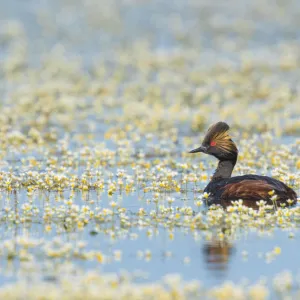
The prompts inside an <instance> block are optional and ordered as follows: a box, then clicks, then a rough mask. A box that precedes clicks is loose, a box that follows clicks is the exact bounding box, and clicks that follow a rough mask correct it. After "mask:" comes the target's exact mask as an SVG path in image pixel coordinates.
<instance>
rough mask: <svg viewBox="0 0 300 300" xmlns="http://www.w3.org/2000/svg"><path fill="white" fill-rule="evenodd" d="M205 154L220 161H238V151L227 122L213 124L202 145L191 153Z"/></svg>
mask: <svg viewBox="0 0 300 300" xmlns="http://www.w3.org/2000/svg"><path fill="white" fill-rule="evenodd" d="M196 152H203V153H206V154H210V155H213V156H214V157H216V158H218V159H219V160H235V161H236V159H237V155H238V150H237V147H236V145H235V143H234V142H233V141H232V139H231V137H230V136H229V126H228V125H227V124H226V123H225V122H218V123H215V124H213V125H212V126H210V127H209V129H208V130H207V133H206V135H205V137H204V139H203V142H202V145H201V146H200V147H199V148H196V149H194V150H192V151H190V152H189V153H196Z"/></svg>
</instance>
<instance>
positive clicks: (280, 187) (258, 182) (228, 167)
mask: <svg viewBox="0 0 300 300" xmlns="http://www.w3.org/2000/svg"><path fill="white" fill-rule="evenodd" d="M196 152H203V153H206V154H209V155H212V156H214V157H216V158H217V159H218V160H219V164H218V167H217V169H216V171H215V173H214V175H213V177H212V179H211V181H210V183H209V184H208V185H207V186H206V188H205V189H204V192H206V193H209V198H208V204H209V205H211V204H220V205H222V206H223V207H227V206H229V205H232V203H231V201H234V200H239V199H242V200H243V204H244V205H246V206H249V207H253V208H257V207H258V206H257V201H259V200H264V201H266V202H267V204H271V205H273V204H274V203H273V202H274V201H273V200H271V197H272V193H273V192H272V191H274V195H276V196H275V197H277V198H276V200H275V201H276V203H277V205H278V206H280V204H282V203H284V204H285V205H287V206H288V205H293V204H295V203H296V202H297V195H296V193H295V191H294V190H293V189H291V188H290V187H288V186H287V185H286V184H284V183H283V182H281V181H279V180H277V179H274V178H271V177H268V176H260V175H251V174H248V175H243V176H235V177H231V174H232V171H233V168H234V166H235V164H236V162H237V157H238V150H237V147H236V145H235V143H234V142H233V140H232V139H231V137H230V136H229V126H228V125H227V124H226V123H224V122H218V123H216V124H213V125H212V126H211V127H210V128H209V129H208V131H207V133H206V135H205V137H204V140H203V142H202V145H201V146H200V147H199V148H197V149H194V150H192V151H190V153H196ZM274 195H273V196H274ZM273 199H274V198H273ZM288 200H289V201H288Z"/></svg>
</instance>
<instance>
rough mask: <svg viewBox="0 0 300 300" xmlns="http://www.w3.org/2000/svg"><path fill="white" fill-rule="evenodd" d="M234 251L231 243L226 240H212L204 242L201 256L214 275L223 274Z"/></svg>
mask: <svg viewBox="0 0 300 300" xmlns="http://www.w3.org/2000/svg"><path fill="white" fill-rule="evenodd" d="M234 252H235V249H234V247H233V245H232V244H231V243H229V242H227V241H217V240H213V241H210V242H209V243H206V244H204V246H203V256H204V259H205V262H206V267H207V269H209V270H212V271H213V272H214V273H215V274H214V275H215V276H222V275H224V274H225V273H226V270H227V268H228V264H229V262H230V258H231V256H232V254H233V253H234Z"/></svg>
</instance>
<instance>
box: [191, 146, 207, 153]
mask: <svg viewBox="0 0 300 300" xmlns="http://www.w3.org/2000/svg"><path fill="white" fill-rule="evenodd" d="M206 151H207V148H206V147H204V146H200V147H199V148H196V149H194V150H192V151H190V152H189V153H197V152H203V153H206Z"/></svg>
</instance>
